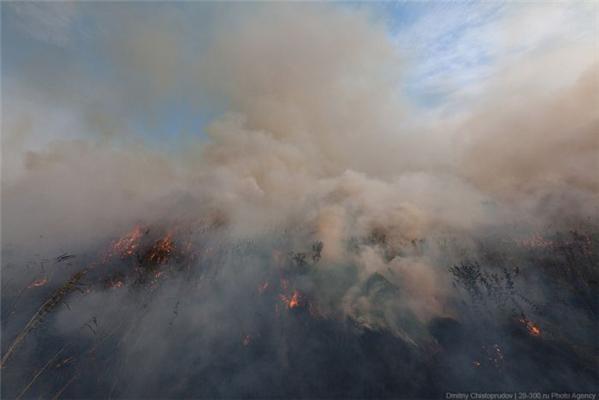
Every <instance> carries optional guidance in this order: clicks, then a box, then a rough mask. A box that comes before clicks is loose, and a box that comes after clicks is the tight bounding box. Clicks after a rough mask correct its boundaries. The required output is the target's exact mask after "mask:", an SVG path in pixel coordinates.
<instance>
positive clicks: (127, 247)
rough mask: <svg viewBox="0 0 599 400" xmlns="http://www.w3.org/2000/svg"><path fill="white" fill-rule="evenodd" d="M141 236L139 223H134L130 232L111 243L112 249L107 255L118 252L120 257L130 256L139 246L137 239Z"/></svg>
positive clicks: (141, 231)
mask: <svg viewBox="0 0 599 400" xmlns="http://www.w3.org/2000/svg"><path fill="white" fill-rule="evenodd" d="M142 236H143V230H142V227H141V226H140V225H136V226H135V227H134V228H133V229H132V230H131V231H130V232H128V233H126V234H125V235H124V236H123V237H122V238H120V239H119V240H117V241H116V242H115V243H114V244H113V245H112V251H111V252H110V254H109V255H114V254H119V255H120V256H121V257H126V256H132V255H133V254H134V253H135V250H137V248H138V247H139V241H140V239H141V237H142Z"/></svg>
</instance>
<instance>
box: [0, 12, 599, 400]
mask: <svg viewBox="0 0 599 400" xmlns="http://www.w3.org/2000/svg"><path fill="white" fill-rule="evenodd" d="M146 7H147V5H146V6H125V5H120V4H115V5H110V6H107V7H106V8H102V7H99V11H98V12H99V13H100V15H104V17H106V16H114V18H115V19H116V20H117V21H116V22H114V20H113V19H112V18H107V19H106V20H105V21H104V22H105V23H106V24H111V23H113V24H114V26H113V25H108V27H110V28H111V29H104V30H102V32H101V34H99V35H98V38H97V44H98V49H99V50H98V51H102V52H106V55H107V56H108V55H110V58H109V59H110V61H111V63H112V64H113V69H114V71H116V72H115V74H116V76H119V77H125V79H124V80H123V87H120V88H119V87H116V86H115V87H114V88H111V89H112V90H113V91H114V93H113V94H112V96H113V97H109V98H110V99H112V98H114V99H115V101H116V103H117V104H119V103H120V102H122V104H119V106H120V107H122V108H119V109H118V110H113V109H111V108H110V107H107V108H105V109H104V110H99V111H98V110H97V109H95V108H94V110H93V112H91V111H90V110H88V109H87V106H88V105H87V104H82V105H81V110H79V111H78V112H80V113H81V114H82V115H86V116H89V115H92V114H93V115H95V117H94V118H84V122H83V123H82V124H83V125H84V126H88V127H89V128H90V129H95V130H98V129H99V128H98V126H100V128H104V127H105V126H106V125H105V123H104V122H101V123H100V122H98V121H106V120H108V121H111V117H112V116H114V121H115V122H114V124H115V125H114V126H117V127H118V126H119V125H118V123H117V121H119V119H120V118H121V116H122V115H123V113H126V112H127V107H125V105H126V104H130V103H131V102H133V103H135V104H136V105H137V106H138V107H140V108H141V109H147V110H151V109H152V104H153V102H154V101H156V99H157V98H170V97H169V96H173V94H175V95H177V94H181V96H183V97H185V98H186V99H188V100H189V101H190V102H191V103H192V104H194V105H197V106H198V107H200V106H201V105H202V104H203V102H204V101H205V99H204V98H203V97H202V96H208V95H209V96H211V97H214V98H218V99H222V101H223V102H224V103H225V104H226V105H227V112H225V113H223V114H222V115H220V116H217V117H215V118H214V120H213V122H212V123H211V124H210V126H209V127H208V128H207V133H208V136H209V138H208V140H206V141H204V142H202V143H200V144H196V143H192V145H190V146H187V147H188V148H186V149H184V150H180V151H177V152H175V153H174V154H173V153H172V152H159V151H157V150H153V149H151V148H150V147H149V146H147V145H146V144H145V143H143V142H139V140H137V139H132V138H131V137H129V136H128V135H127V134H126V132H125V131H123V133H122V135H118V134H117V136H116V137H115V136H114V132H112V133H110V134H106V132H103V131H102V129H100V131H102V135H101V136H100V137H98V138H94V139H86V140H84V139H76V140H68V139H64V138H63V139H61V140H56V141H53V142H51V143H50V144H49V145H47V146H45V147H44V148H42V149H36V150H30V149H29V150H25V149H24V148H23V147H22V142H21V141H20V140H19V138H20V137H21V135H26V134H27V126H29V125H31V124H32V122H31V121H29V120H28V118H30V115H29V114H28V113H27V112H18V113H15V116H13V117H10V116H9V118H8V120H7V121H3V124H4V128H3V153H4V154H6V152H8V151H11V149H12V150H14V152H15V153H22V158H21V159H18V160H19V162H16V161H15V162H14V164H13V163H12V161H11V163H10V164H5V165H4V167H3V187H2V189H3V191H2V217H3V220H2V236H3V237H2V244H3V260H2V264H3V266H2V268H3V269H2V278H3V279H2V351H3V359H2V383H3V385H2V395H3V397H23V398H30V397H31V398H33V397H39V396H42V397H78V398H95V397H102V398H104V397H114V398H152V397H154V398H165V397H194V398H240V397H260V398H264V397H301V398H316V397H341V398H348V397H352V398H356V397H360V398H364V397H374V398H383V397H386V398H389V397H391V398H398V397H409V398H414V397H420V398H433V397H438V396H440V395H442V394H443V393H445V392H447V391H471V390H480V391H510V392H511V391H516V390H517V391H596V390H597V382H598V381H597V378H598V377H597V372H596V365H597V342H596V338H595V335H594V333H595V332H596V330H597V318H598V312H599V309H598V304H597V282H598V281H599V277H598V276H597V275H598V274H599V270H598V269H597V265H598V264H597V261H598V260H597V254H598V252H599V245H598V244H599V236H598V234H597V208H596V207H597V206H596V205H597V204H598V203H597V188H598V187H599V185H598V177H597V174H596V173H595V172H594V171H595V170H596V167H597V150H598V147H599V143H598V141H599V138H598V134H599V130H598V121H599V114H598V112H597V109H598V108H597V107H596V104H597V100H598V99H597V93H599V90H598V89H599V79H598V69H597V65H599V64H597V60H596V55H593V54H592V53H590V52H589V53H585V52H584V51H581V52H580V54H586V56H584V57H578V58H574V57H573V58H572V59H571V60H569V61H570V63H571V64H572V65H575V67H571V68H570V69H568V73H569V74H572V75H576V76H575V78H570V79H565V78H564V79H563V80H564V81H566V82H567V84H563V85H561V86H560V87H559V88H558V89H551V90H550V89H547V88H546V86H545V85H544V84H543V83H542V82H540V83H538V85H537V86H538V87H539V88H537V89H535V90H530V92H529V93H528V95H527V96H526V97H518V98H517V99H514V96H513V93H514V92H513V91H514V90H517V89H518V88H519V86H518V85H519V84H521V83H522V82H530V81H531V80H534V78H535V76H536V74H537V73H538V71H543V68H544V63H543V62H535V60H534V59H533V60H530V59H524V60H519V63H522V64H526V65H528V68H529V70H531V71H533V73H528V74H527V73H526V70H525V72H523V73H522V76H518V75H517V74H516V75H517V76H516V77H514V76H513V75H512V74H513V71H512V70H511V69H510V68H506V72H504V73H502V74H499V75H498V78H497V79H496V81H492V82H490V83H489V84H488V86H487V87H486V88H485V89H484V90H483V91H482V93H481V94H479V95H478V96H479V97H477V101H476V103H472V104H468V107H467V112H463V111H462V112H461V114H460V115H459V117H456V118H453V117H452V118H449V117H447V116H439V115H434V116H430V115H429V116H427V118H428V119H427V120H426V121H425V122H426V123H425V122H423V121H420V118H422V117H420V116H419V115H418V112H417V111H416V110H414V109H413V107H412V106H411V105H410V104H409V102H408V101H407V100H406V99H405V98H403V97H402V96H401V95H400V91H399V89H398V86H399V82H400V81H401V77H402V73H403V68H407V67H404V62H403V60H402V58H401V51H400V49H397V48H396V46H395V44H394V43H393V41H392V40H391V38H390V37H389V34H388V32H387V30H386V27H385V24H384V22H383V21H380V20H379V19H377V16H376V15H373V14H370V13H369V11H368V10H364V9H360V8H358V9H352V8H349V9H348V8H342V7H335V6H331V5H316V4H309V5H308V4H302V5H270V4H269V5H261V6H255V7H251V8H250V7H247V6H237V7H233V6H218V7H216V10H219V11H218V12H217V11H214V10H212V11H211V12H213V13H214V15H218V21H219V23H218V24H214V26H212V25H210V24H209V25H210V33H209V34H207V35H206V36H205V37H200V38H197V40H198V43H197V46H198V47H200V48H201V49H202V52H201V56H197V57H196V56H194V55H193V54H195V53H194V52H190V51H189V50H190V49H189V48H185V46H188V45H187V44H186V43H189V42H188V41H184V40H182V39H183V37H184V36H185V35H187V34H188V33H189V32H188V30H187V29H188V26H187V25H186V22H185V21H186V20H185V19H184V18H183V17H182V15H181V14H179V13H178V12H177V10H176V9H175V10H173V9H166V10H165V11H164V12H162V13H159V16H158V17H156V16H153V17H152V18H153V19H152V20H153V22H154V24H153V25H152V29H150V30H149V28H148V24H147V23H146V22H147V21H143V20H140V17H142V16H147V14H146V13H147V8H146ZM115 8H120V12H119V13H114V11H115ZM223 10H224V11H223ZM121 20H122V21H121ZM119 22H127V23H126V24H121V23H119ZM123 27H125V28H123ZM114 32H117V33H118V35H117V34H114V35H113V33H114ZM117 36H118V37H117ZM584 49H585V48H584V46H583V50H584ZM189 54H192V55H189ZM556 54H560V55H561V54H563V53H562V51H561V49H560V51H555V52H554V53H552V52H551V51H548V52H547V54H545V55H544V58H543V60H542V61H546V60H547V59H552V57H555V56H556ZM576 54H579V53H576ZM516 65H521V64H516ZM572 70H573V71H575V72H572ZM564 73H565V72H564ZM541 75H542V74H541ZM62 79H64V81H63V80H62ZM67 81H68V79H67V77H60V76H59V77H58V84H56V85H54V87H51V88H48V89H47V90H46V92H49V93H55V92H54V91H55V90H58V89H56V87H58V88H59V91H62V90H65V91H68V90H69V89H68V85H65V82H67ZM63 86H64V87H63ZM530 86H531V87H535V85H530ZM194 90H197V91H198V92H199V91H201V92H202V93H203V95H202V96H200V95H196V94H195V93H194ZM46 92H45V93H46ZM46 94H47V93H46ZM5 101H6V100H5ZM9 103H10V101H9ZM100 108H101V107H100ZM98 115H100V116H101V117H98ZM28 121H29V122H28ZM431 121H433V122H434V123H431ZM114 126H113V127H114ZM123 129H124V128H123ZM117 130H118V129H117ZM23 131H25V133H24V132H23ZM13 158H14V157H12V156H11V158H9V160H13Z"/></svg>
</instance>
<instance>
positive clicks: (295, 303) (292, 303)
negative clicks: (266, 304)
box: [279, 290, 301, 310]
mask: <svg viewBox="0 0 599 400" xmlns="http://www.w3.org/2000/svg"><path fill="white" fill-rule="evenodd" d="M279 299H281V301H282V302H283V303H285V305H286V306H287V308H289V309H290V310H291V309H292V308H296V307H299V306H300V299H301V295H300V292H299V291H298V290H294V291H293V293H292V294H291V297H288V296H285V295H284V294H280V295H279Z"/></svg>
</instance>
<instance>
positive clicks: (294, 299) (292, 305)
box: [288, 290, 299, 308]
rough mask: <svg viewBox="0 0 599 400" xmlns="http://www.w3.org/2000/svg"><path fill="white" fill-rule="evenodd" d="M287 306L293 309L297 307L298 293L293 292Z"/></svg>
mask: <svg viewBox="0 0 599 400" xmlns="http://www.w3.org/2000/svg"><path fill="white" fill-rule="evenodd" d="M288 306H289V308H295V307H297V306H299V293H298V292H297V290H295V291H294V292H293V295H292V296H291V299H290V300H289V304H288Z"/></svg>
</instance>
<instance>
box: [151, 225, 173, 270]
mask: <svg viewBox="0 0 599 400" xmlns="http://www.w3.org/2000/svg"><path fill="white" fill-rule="evenodd" d="M174 249H175V244H174V242H173V239H172V237H171V234H170V233H169V234H167V235H166V236H165V237H164V238H162V239H160V240H158V241H157V242H156V243H155V244H154V246H153V247H152V248H151V249H150V252H149V254H148V259H149V260H150V261H153V262H156V263H158V264H162V263H165V262H166V261H167V260H168V259H169V257H170V256H171V254H172V252H173V251H174Z"/></svg>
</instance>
